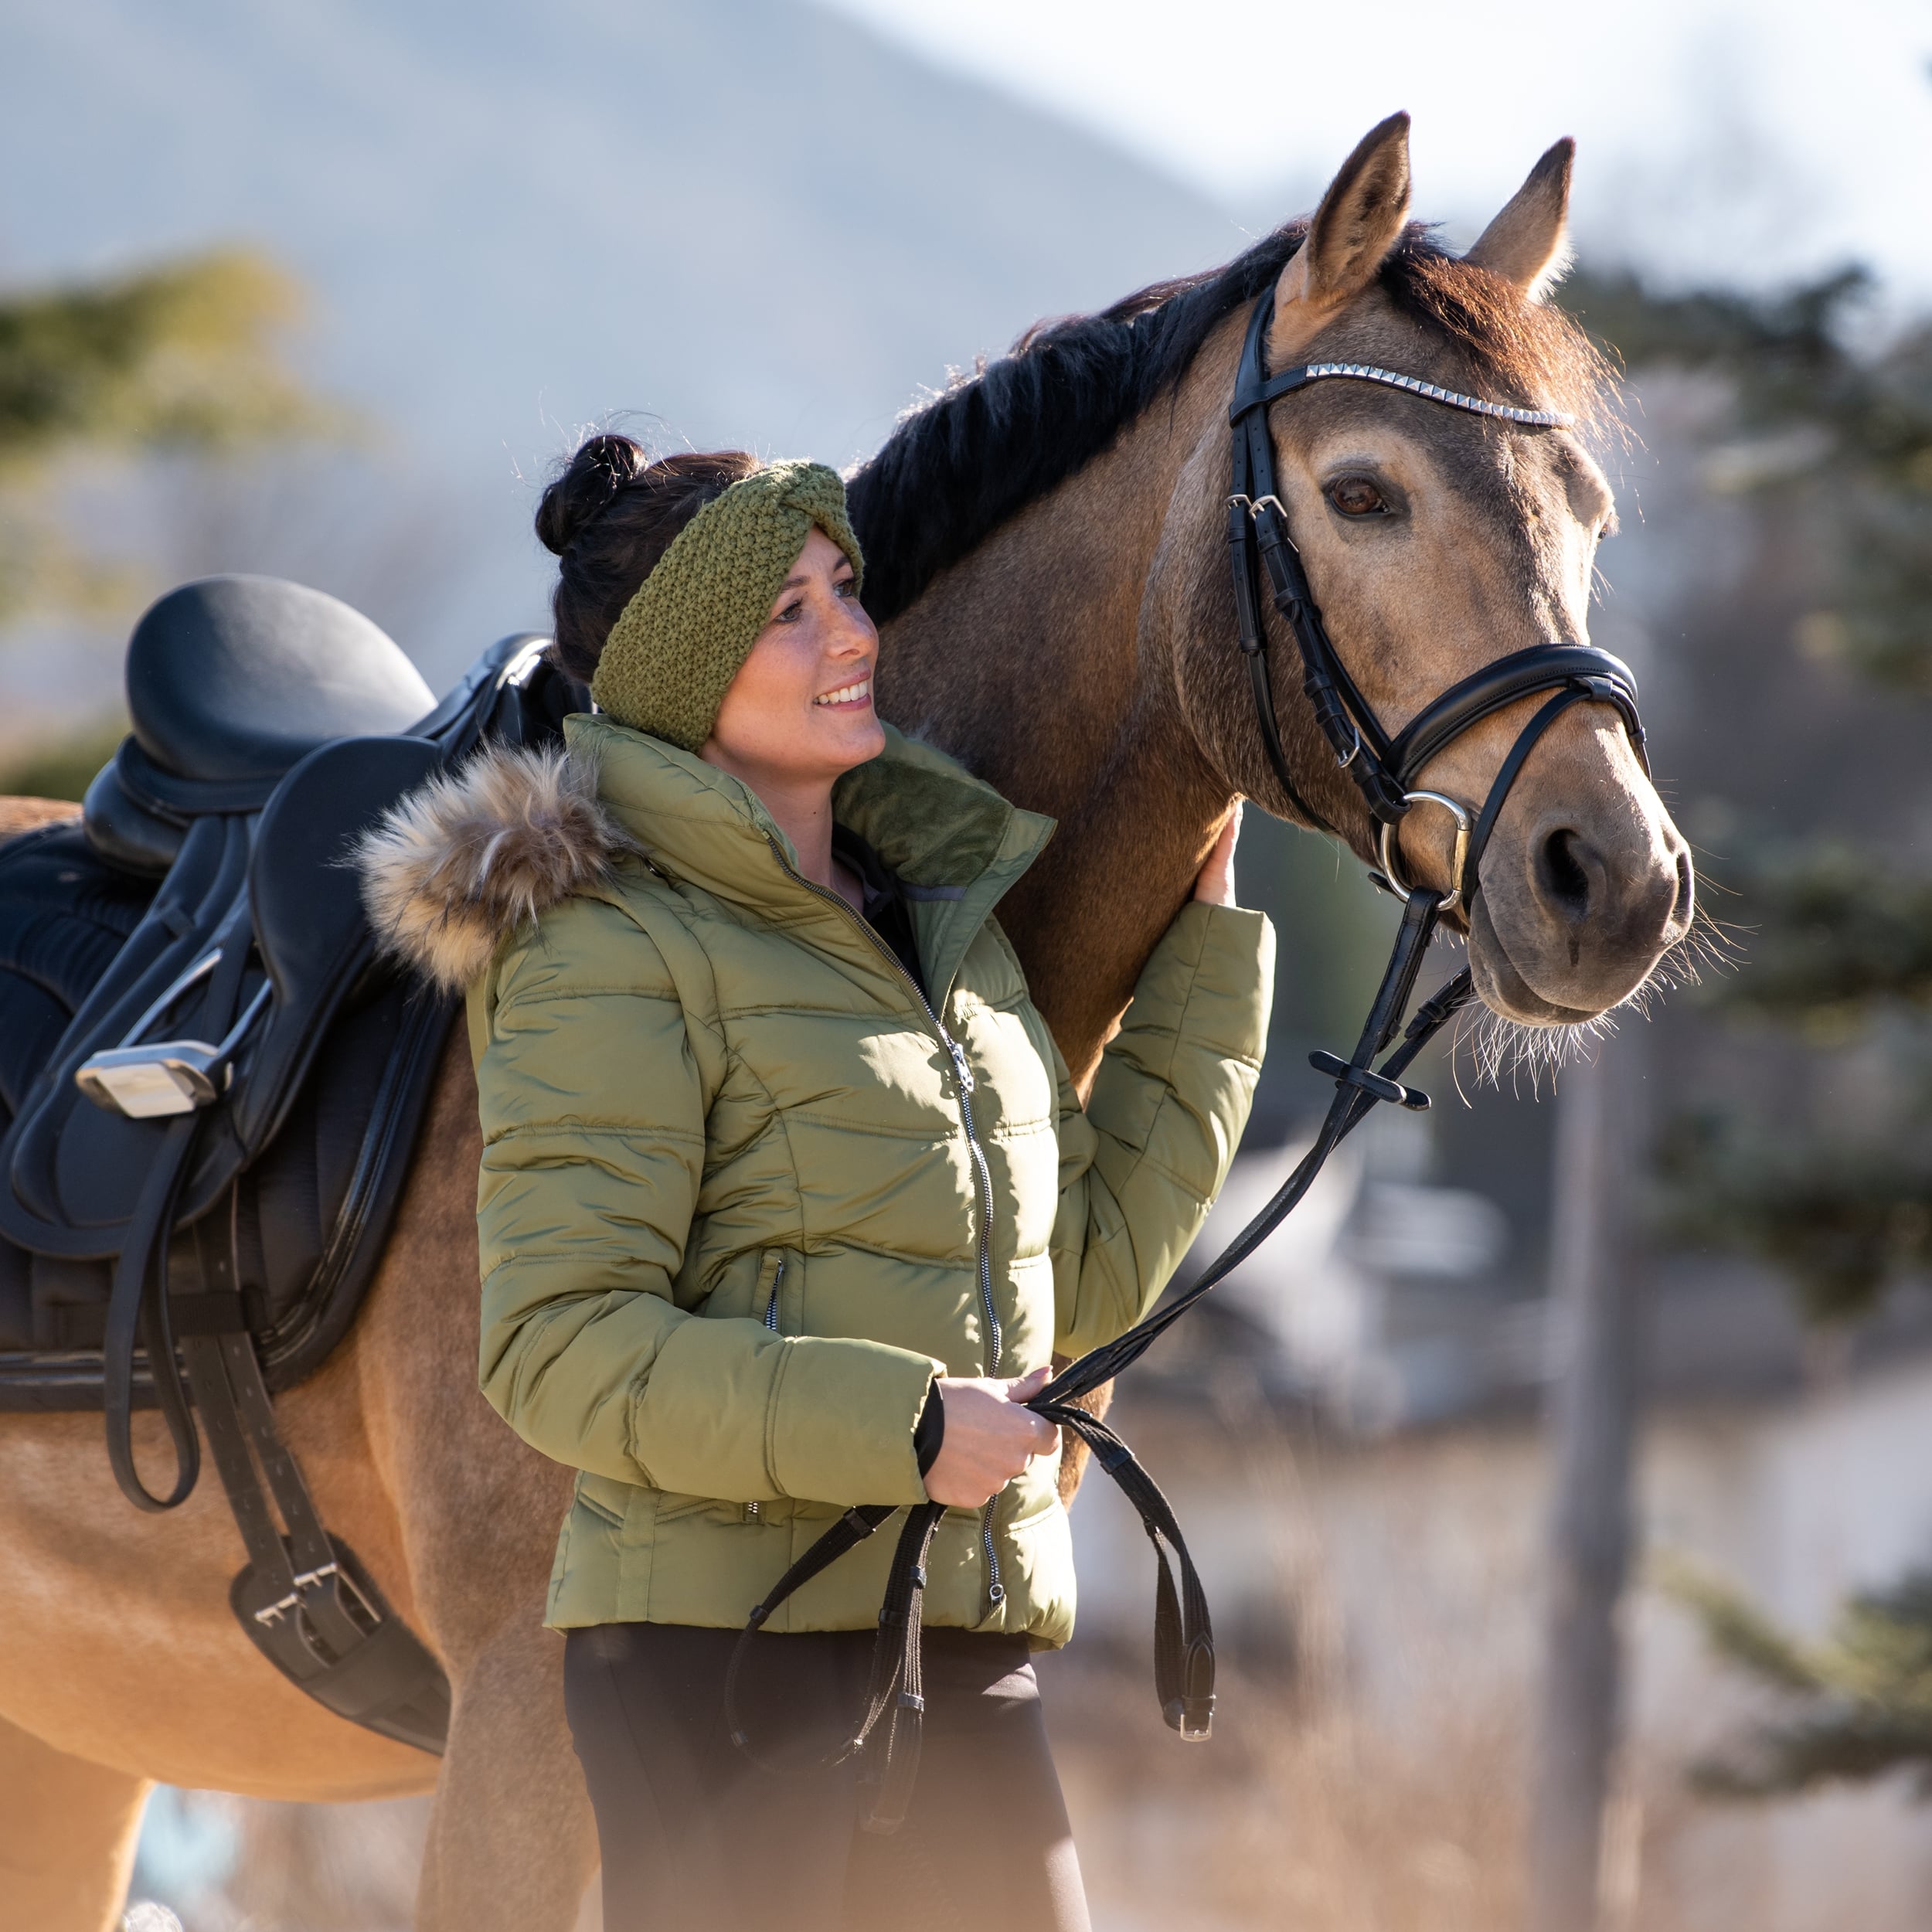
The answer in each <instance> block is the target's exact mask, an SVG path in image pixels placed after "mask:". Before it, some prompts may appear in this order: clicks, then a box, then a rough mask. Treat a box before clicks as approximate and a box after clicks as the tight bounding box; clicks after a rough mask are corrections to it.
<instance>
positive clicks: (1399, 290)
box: [851, 219, 1614, 624]
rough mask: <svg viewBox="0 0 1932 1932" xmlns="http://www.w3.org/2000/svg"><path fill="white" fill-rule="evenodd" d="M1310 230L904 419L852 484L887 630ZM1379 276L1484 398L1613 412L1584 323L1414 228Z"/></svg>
mask: <svg viewBox="0 0 1932 1932" xmlns="http://www.w3.org/2000/svg"><path fill="white" fill-rule="evenodd" d="M1307 234H1308V222H1307V221H1306V220H1305V219H1296V220H1294V221H1291V222H1287V223H1284V224H1283V226H1281V227H1279V228H1277V229H1276V230H1274V233H1271V234H1270V235H1267V236H1264V237H1263V238H1262V240H1260V241H1258V242H1257V243H1255V244H1254V246H1253V247H1251V248H1250V249H1247V250H1245V251H1244V252H1243V253H1241V254H1240V255H1238V256H1236V257H1235V259H1234V260H1233V261H1231V262H1229V263H1226V264H1224V265H1223V266H1222V267H1219V268H1212V269H1208V270H1203V271H1202V272H1201V273H1199V274H1194V275H1187V276H1182V277H1177V278H1175V279H1174V280H1172V281H1162V282H1155V283H1153V284H1150V285H1149V286H1148V287H1145V288H1143V289H1141V290H1139V291H1137V292H1136V293H1134V294H1131V295H1129V296H1128V297H1127V298H1124V300H1123V301H1117V302H1116V303H1114V305H1113V306H1112V307H1111V308H1106V309H1103V310H1102V311H1100V313H1099V314H1097V315H1080V316H1073V317H1070V318H1066V319H1064V320H1062V321H1050V322H1036V323H1035V324H1034V325H1033V326H1032V328H1029V329H1028V330H1027V331H1026V332H1025V333H1024V334H1023V335H1021V336H1020V338H1019V340H1018V341H1017V342H1015V344H1014V345H1013V348H1012V351H1011V352H1009V354H1007V355H1003V356H1002V357H1000V358H999V359H998V360H996V361H994V362H984V363H982V364H981V366H979V367H978V369H975V370H973V371H972V372H970V373H968V374H964V375H962V376H959V377H958V378H957V379H955V380H954V383H952V384H951V386H949V387H948V388H947V389H945V390H944V391H942V392H941V393H940V394H939V395H937V396H935V397H934V398H933V400H931V401H930V402H928V403H924V404H923V405H921V406H919V407H917V408H915V409H913V410H911V411H910V412H909V413H907V414H906V417H904V418H903V420H902V421H901V422H900V425H899V427H897V429H896V430H894V431H893V434H892V435H891V436H890V437H888V438H887V439H886V442H885V443H884V444H883V445H882V446H881V447H880V448H879V451H878V453H877V454H876V455H874V456H873V457H872V458H871V459H870V461H868V462H866V463H865V464H862V466H861V467H860V468H859V471H858V472H857V474H855V476H854V477H853V478H852V482H851V501H852V522H853V526H854V527H855V529H857V531H858V532H859V539H860V541H861V542H862V543H863V544H864V546H865V549H866V607H867V608H868V609H869V610H870V611H871V612H872V616H873V617H874V618H875V619H876V621H878V622H879V623H881V624H884V623H886V622H888V621H890V620H891V619H892V618H893V617H896V616H897V615H898V614H899V613H900V611H903V610H904V609H905V608H906V607H907V606H908V605H909V604H911V603H912V602H913V600H915V599H916V598H917V597H919V596H920V594H921V593H922V592H923V590H925V588H926V587H927V585H928V584H929V583H931V581H932V580H933V579H934V577H937V575H938V573H940V571H941V570H944V569H945V568H946V567H947V566H948V565H949V564H952V563H957V562H958V561H959V560H960V559H961V558H962V557H964V556H967V555H968V553H971V551H973V550H975V549H978V546H980V545H981V543H984V542H985V540H986V539H987V538H988V536H990V535H992V532H994V531H995V529H998V527H999V526H1001V525H1002V524H1003V523H1004V522H1006V521H1007V520H1008V519H1009V518H1010V517H1012V516H1014V515H1017V514H1018V513H1019V512H1020V511H1021V510H1022V509H1025V508H1026V505H1028V504H1029V503H1032V502H1037V501H1038V500H1039V498H1041V497H1043V496H1045V495H1046V494H1047V493H1048V492H1049V491H1052V490H1053V489H1056V488H1058V487H1059V486H1060V485H1061V484H1062V483H1063V482H1065V481H1066V480H1067V478H1070V477H1071V476H1073V474H1076V473H1077V471H1080V469H1082V468H1084V467H1085V466H1086V465H1087V464H1088V463H1090V461H1093V459H1094V457H1097V456H1098V455H1100V454H1101V453H1102V452H1103V451H1105V450H1107V449H1108V448H1110V447H1111V446H1112V444H1113V443H1114V440H1115V438H1116V437H1117V436H1118V435H1119V434H1120V433H1121V430H1122V429H1123V428H1124V427H1126V426H1127V424H1128V423H1131V422H1132V421H1133V420H1134V419H1135V418H1137V417H1139V416H1141V414H1142V413H1145V411H1146V410H1148V409H1149V408H1151V406H1153V405H1154V404H1155V403H1156V402H1158V400H1160V399H1161V398H1162V396H1164V395H1168V394H1171V393H1172V390H1173V389H1174V387H1175V384H1176V383H1179V381H1180V379H1181V378H1182V376H1185V374H1186V372H1187V371H1188V369H1189V368H1190V367H1191V366H1192V363H1193V361H1194V359H1195V356H1196V354H1197V353H1198V352H1199V349H1200V348H1201V345H1202V343H1203V342H1206V339H1207V338H1208V336H1209V334H1210V333H1211V332H1213V329H1214V328H1215V327H1216V325H1217V324H1218V323H1219V322H1220V321H1222V319H1223V318H1224V317H1226V315H1229V314H1230V312H1231V311H1233V310H1235V309H1236V308H1240V307H1242V306H1243V305H1244V304H1247V303H1248V302H1250V301H1253V299H1254V298H1255V297H1256V296H1257V294H1260V292H1261V291H1262V290H1263V289H1264V288H1268V287H1272V286H1273V285H1274V282H1275V280H1276V278H1277V277H1278V276H1279V275H1280V274H1281V270H1282V267H1284V264H1286V263H1287V261H1288V260H1289V259H1290V258H1291V257H1292V256H1293V255H1294V253H1296V251H1297V250H1298V249H1299V248H1300V247H1301V244H1302V243H1303V241H1304V239H1305V238H1306V236H1307ZM1379 284H1380V287H1381V288H1382V290H1383V293H1384V294H1386V296H1387V297H1388V298H1389V301H1390V303H1391V304H1393V306H1394V308H1396V310H1397V311H1398V312H1399V313H1401V314H1403V315H1408V316H1410V317H1412V318H1414V319H1415V320H1416V321H1417V322H1419V323H1420V324H1421V325H1423V327H1424V328H1427V329H1429V330H1430V331H1431V332H1434V333H1436V334H1437V335H1441V336H1443V337H1444V338H1446V340H1447V342H1449V343H1450V344H1451V345H1454V346H1455V347H1456V348H1458V349H1461V350H1462V351H1463V352H1464V353H1465V355H1467V356H1468V359H1469V361H1470V362H1471V365H1472V372H1473V375H1474V377H1475V379H1477V380H1478V381H1479V382H1481V383H1483V384H1485V386H1488V387H1492V388H1493V389H1495V391H1496V392H1497V393H1495V396H1493V397H1492V399H1491V400H1495V401H1498V402H1507V403H1515V404H1518V405H1519V406H1528V407H1535V408H1555V409H1560V410H1567V411H1569V412H1570V413H1571V414H1573V415H1575V416H1577V417H1579V418H1580V419H1583V420H1585V421H1595V420H1600V419H1601V418H1602V417H1603V416H1604V413H1605V404H1606V403H1607V399H1608V397H1609V396H1610V394H1611V389H1612V386H1613V382H1614V376H1613V372H1612V370H1611V367H1610V366H1609V364H1608V363H1607V362H1606V361H1605V360H1604V357H1603V355H1602V354H1601V353H1600V351H1599V350H1598V349H1597V347H1596V345H1594V343H1593V342H1591V341H1590V338H1589V337H1588V336H1587V335H1585V334H1584V332H1583V330H1582V329H1581V328H1579V327H1578V326H1577V323H1576V322H1575V321H1573V320H1572V319H1571V318H1570V317H1569V316H1568V315H1565V314H1564V313H1563V311H1561V310H1560V309H1558V308H1553V307H1552V306H1550V305H1549V304H1546V303H1542V302H1529V303H1526V302H1525V301H1523V300H1522V294H1521V291H1519V290H1518V289H1517V288H1515V287H1514V286H1513V285H1512V284H1510V283H1509V282H1507V281H1505V280H1503V279H1502V277H1500V276H1498V275H1496V274H1492V272H1491V271H1490V270H1487V269H1484V268H1478V267H1475V265H1474V264H1471V263H1469V262H1467V261H1464V260H1463V259H1462V258H1461V257H1460V256H1457V255H1452V254H1451V253H1449V252H1448V251H1447V250H1446V249H1444V247H1442V246H1441V244H1440V243H1439V242H1438V241H1437V240H1436V239H1435V236H1434V230H1432V229H1431V228H1430V227H1429V226H1427V224H1426V223H1420V222H1416V223H1410V226H1408V227H1407V229H1406V230H1404V231H1403V236H1402V239H1401V240H1400V242H1398V243H1396V247H1394V249H1393V250H1392V251H1391V252H1390V253H1389V256H1388V257H1387V259H1386V260H1385V261H1384V262H1383V264H1382V267H1381V270H1380V272H1379Z"/></svg>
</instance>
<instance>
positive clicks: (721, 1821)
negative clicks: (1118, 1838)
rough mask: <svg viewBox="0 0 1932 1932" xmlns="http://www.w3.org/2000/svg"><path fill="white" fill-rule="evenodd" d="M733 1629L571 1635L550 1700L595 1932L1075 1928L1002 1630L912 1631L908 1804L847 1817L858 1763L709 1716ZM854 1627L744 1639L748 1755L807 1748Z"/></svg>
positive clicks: (1066, 1870)
mask: <svg viewBox="0 0 1932 1932" xmlns="http://www.w3.org/2000/svg"><path fill="white" fill-rule="evenodd" d="M738 1636H739V1633H738V1632H737V1631H734V1630H707V1629H696V1628H691V1627H689V1626H687V1625H683V1624H600V1625H597V1626H596V1627H594V1628H590V1629H583V1630H573V1631H570V1634H569V1638H568V1641H567V1644H566V1648H565V1662H564V1689H565V1699H566V1705H567V1706H568V1709H569V1712H570V1730H571V1733H572V1735H573V1737H574V1738H575V1740H576V1742H577V1756H578V1757H579V1758H580V1760H582V1762H583V1771H584V1777H585V1779H586V1781H587V1783H588V1784H589V1786H590V1801H591V1804H592V1805H593V1806H594V1808H595V1809H596V1811H597V1840H598V1843H599V1845H600V1848H601V1849H602V1853H603V1858H604V1926H605V1928H606V1932H667V1929H668V1928H671V1927H697V1926H702V1927H705V1928H706V1932H876V1929H880V1928H884V1927H893V1929H894V1932H902V1928H903V1927H905V1926H906V1924H907V1923H918V1924H919V1925H920V1926H921V1927H930V1928H932V1929H933V1932H941V1929H942V1928H951V1927H955V1926H957V1927H961V1928H962V1932H964V1928H965V1927H973V1928H975V1932H978V1929H979V1928H983V1927H987V1926H998V1927H1000V1928H1001V1932H1087V1923H1088V1922H1087V1904H1086V1899H1085V1896H1084V1894H1083V1891H1082V1889H1081V1886H1080V1862H1079V1860H1078V1859H1077V1856H1076V1855H1075V1853H1074V1849H1073V1838H1072V1835H1071V1834H1070V1832H1069V1830H1068V1828H1067V1822H1066V1806H1065V1804H1063V1801H1062V1800H1061V1797H1060V1780H1059V1778H1058V1777H1057V1776H1056V1774H1055V1772H1054V1770H1053V1757H1052V1755H1051V1753H1049V1750H1048V1748H1047V1742H1046V1726H1045V1723H1044V1722H1043V1719H1042V1716H1041V1713H1040V1703H1039V1685H1038V1684H1037V1683H1036V1681H1035V1679H1034V1675H1033V1669H1032V1665H1031V1664H1030V1663H1029V1662H1028V1656H1027V1645H1026V1639H1025V1638H1021V1637H998V1636H981V1635H979V1634H975V1632H973V1631H957V1630H944V1629H941V1630H929V1631H927V1633H926V1647H925V1694H926V1722H925V1735H924V1745H923V1753H922V1755H921V1758H920V1771H919V1780H918V1783H917V1786H916V1787H915V1789H914V1791H913V1798H912V1804H911V1809H910V1811H909V1812H908V1814H907V1815H906V1821H905V1822H904V1823H903V1825H901V1826H900V1828H899V1830H898V1832H896V1834H894V1835H892V1836H890V1837H881V1836H879V1835H876V1834H873V1833H871V1832H862V1831H860V1830H859V1829H858V1828H857V1820H858V1818H859V1809H860V1802H861V1801H860V1794H859V1788H858V1780H857V1766H856V1765H855V1764H853V1763H847V1764H840V1765H837V1766H834V1767H830V1768H815V1769H806V1770H797V1771H789V1772H788V1771H785V1770H777V1771H772V1770H761V1769H760V1767H758V1766H757V1764H753V1762H752V1760H750V1758H749V1757H747V1756H746V1755H745V1754H744V1753H743V1752H742V1751H740V1750H738V1749H737V1748H736V1747H735V1746H734V1745H733V1743H732V1742H731V1740H730V1736H729V1735H728V1734H727V1733H726V1726H725V1718H724V1680H725V1671H726V1666H727V1665H728V1664H729V1663H730V1657H731V1652H732V1649H733V1646H734V1645H736V1642H737V1641H738ZM872 1641H873V1633H872V1631H825V1632H818V1633H812V1634H804V1635H801V1636H791V1637H785V1636H764V1637H760V1638H758V1639H757V1641H756V1643H755V1644H754V1645H753V1649H752V1654H751V1656H750V1660H749V1662H748V1663H747V1667H746V1670H745V1673H744V1676H743V1679H742V1680H741V1682H740V1692H739V1696H740V1706H741V1708H742V1709H743V1712H744V1713H745V1716H746V1719H747V1723H748V1725H749V1724H755V1725H756V1726H757V1741H758V1747H759V1750H760V1754H761V1755H762V1756H763V1757H765V1758H766V1759H767V1761H769V1762H773V1763H775V1764H778V1765H780V1766H784V1765H789V1764H804V1765H811V1764H815V1760H818V1758H820V1757H822V1756H824V1755H825V1754H826V1753H828V1752H829V1751H830V1750H832V1749H834V1748H835V1747H836V1741H837V1740H838V1739H840V1738H841V1737H842V1736H845V1735H847V1734H848V1733H849V1731H850V1730H851V1728H852V1723H853V1722H854V1720H855V1716H856V1714H857V1713H858V1712H859V1710H860V1709H861V1708H862V1705H863V1702H864V1699H865V1691H866V1675H867V1672H868V1671H869V1668H870V1665H871V1662H872Z"/></svg>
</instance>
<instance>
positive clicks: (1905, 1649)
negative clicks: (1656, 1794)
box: [1660, 1563, 1932, 1798]
mask: <svg viewBox="0 0 1932 1932" xmlns="http://www.w3.org/2000/svg"><path fill="white" fill-rule="evenodd" d="M1660 1580H1661V1581H1662V1583H1663V1584H1664V1587H1665V1588H1666V1589H1667V1590H1669V1591H1670V1592H1671V1594H1672V1595H1674V1596H1675V1597H1678V1598H1679V1600H1680V1601H1682V1602H1683V1603H1685V1604H1689V1606H1690V1607H1691V1608H1692V1609H1693V1610H1694V1611H1696V1613H1697V1614H1698V1617H1699V1620H1700V1621H1701V1622H1702V1624H1703V1626H1704V1629H1705V1631H1706V1634H1707V1635H1708V1637H1709V1639H1710V1641H1711V1643H1712V1645H1713V1648H1715V1649H1716V1651H1718V1653H1719V1655H1721V1656H1723V1657H1724V1658H1726V1659H1728V1660H1729V1661H1730V1662H1732V1663H1733V1664H1735V1665H1737V1666H1738V1668H1740V1670H1742V1671H1743V1672H1746V1673H1747V1675H1750V1677H1752V1678H1753V1679H1756V1680H1757V1682H1758V1683H1759V1684H1760V1685H1762V1686H1763V1687H1764V1689H1766V1690H1767V1691H1768V1692H1770V1693H1771V1694H1772V1695H1773V1696H1774V1697H1776V1698H1777V1699H1781V1701H1783V1702H1785V1703H1787V1705H1788V1706H1790V1712H1789V1714H1788V1715H1787V1716H1780V1717H1775V1718H1770V1719H1764V1720H1763V1721H1761V1722H1760V1723H1757V1724H1756V1725H1754V1726H1753V1727H1752V1728H1751V1730H1750V1732H1749V1733H1747V1735H1746V1736H1744V1737H1743V1738H1742V1739H1740V1740H1739V1741H1738V1742H1736V1743H1734V1744H1733V1746H1732V1747H1730V1749H1729V1750H1726V1751H1725V1752H1723V1753H1719V1754H1717V1755H1715V1756H1713V1757H1708V1758H1705V1759H1702V1760H1699V1763H1698V1764H1696V1766H1695V1767H1693V1770H1692V1780H1693V1781H1694V1782H1695V1783H1696V1784H1697V1786H1698V1787H1699V1788H1700V1789H1702V1790H1703V1791H1707V1792H1709V1793H1710V1794H1712V1795H1713V1796H1716V1797H1723V1798H1776V1797H1782V1796H1785V1795H1787V1794H1792V1793H1796V1792H1800V1791H1811V1790H1813V1789H1815V1787H1818V1786H1819V1785H1821V1784H1830V1783H1835V1782H1839V1783H1842V1782H1852V1783H1862V1782H1865V1781H1868V1780H1869V1779H1872V1778H1875V1777H1885V1776H1886V1775H1887V1774H1889V1773H1891V1772H1893V1771H1898V1770H1910V1771H1912V1772H1913V1774H1915V1776H1914V1779H1913V1783H1914V1787H1915V1789H1916V1791H1917V1795H1918V1796H1919V1797H1920V1798H1932V1570H1915V1571H1913V1572H1912V1573H1910V1574H1909V1575H1907V1576H1906V1577H1904V1578H1903V1579H1902V1580H1900V1582H1898V1583H1895V1584H1893V1586H1892V1587H1890V1588H1889V1589H1886V1590H1872V1591H1867V1592H1863V1593H1861V1594H1859V1595H1858V1596H1855V1597H1852V1599H1851V1600H1850V1601H1849V1603H1848V1604H1845V1607H1844V1608H1843V1609H1842V1611H1840V1612H1839V1613H1838V1620H1837V1623H1836V1624H1835V1628H1834V1629H1833V1631H1832V1634H1831V1636H1830V1638H1828V1640H1827V1641H1825V1642H1823V1643H1821V1644H1804V1643H1801V1642H1800V1641H1798V1639H1797V1638H1794V1637H1792V1636H1791V1635H1790V1634H1787V1632H1785V1631H1782V1630H1781V1629H1779V1628H1778V1627H1777V1625H1776V1624H1774V1623H1772V1622H1771V1621H1770V1620H1769V1619H1768V1618H1767V1617H1764V1615H1763V1614H1760V1612H1759V1611H1757V1610H1756V1609H1754V1608H1753V1607H1752V1605H1751V1604H1750V1602H1749V1600H1747V1598H1745V1597H1743V1595H1742V1594H1740V1592H1739V1591H1737V1590H1735V1589H1733V1587H1731V1586H1730V1584H1728V1583H1724V1582H1722V1581H1720V1580H1719V1579H1717V1578H1716V1577H1712V1576H1710V1575H1709V1574H1708V1573H1706V1572H1704V1571H1702V1570H1695V1569H1692V1568H1690V1567H1689V1566H1686V1565H1685V1564H1682V1563H1672V1564H1670V1565H1668V1566H1664V1567H1663V1568H1662V1570H1661V1572H1660Z"/></svg>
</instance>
